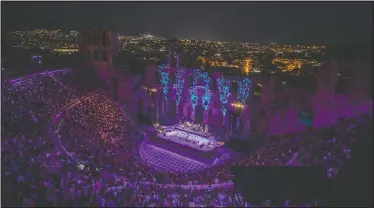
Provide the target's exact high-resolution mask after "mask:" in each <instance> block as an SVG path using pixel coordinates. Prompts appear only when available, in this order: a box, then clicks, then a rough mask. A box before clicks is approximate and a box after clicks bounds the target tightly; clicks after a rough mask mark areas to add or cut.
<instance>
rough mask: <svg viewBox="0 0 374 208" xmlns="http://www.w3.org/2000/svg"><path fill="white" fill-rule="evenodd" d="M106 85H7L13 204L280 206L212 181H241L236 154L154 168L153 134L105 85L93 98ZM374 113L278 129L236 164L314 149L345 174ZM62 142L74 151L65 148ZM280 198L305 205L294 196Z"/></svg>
mask: <svg viewBox="0 0 374 208" xmlns="http://www.w3.org/2000/svg"><path fill="white" fill-rule="evenodd" d="M69 77H71V79H69ZM81 80H86V81H82V82H80V81H81ZM78 82H79V84H78ZM85 83H86V84H85ZM100 88H101V86H100V85H96V87H95V84H93V83H92V80H91V81H89V80H88V81H87V79H84V76H83V74H82V73H81V74H80V73H74V72H70V71H69V72H65V73H61V74H59V73H54V74H53V75H48V73H47V74H44V75H42V74H40V75H36V76H34V77H32V78H29V79H27V80H24V81H23V82H22V83H16V84H15V83H11V82H4V83H2V89H3V91H2V92H3V93H2V95H1V96H2V105H3V108H2V119H3V120H2V166H3V167H2V177H3V178H2V188H3V190H2V191H3V193H6V196H5V195H4V196H3V201H4V202H3V205H8V206H35V205H38V206H42V205H48V206H102V207H104V206H108V207H116V206H137V207H153V206H157V207H159V206H165V207H187V206H188V207H206V206H215V207H222V206H231V207H243V206H246V207H249V206H253V205H254V204H255V205H257V206H270V205H274V204H272V203H271V201H264V202H251V201H244V199H243V198H242V197H241V196H240V194H238V193H237V192H236V191H235V190H234V189H233V187H231V188H230V187H229V188H227V187H225V188H211V185H212V184H219V183H221V182H228V181H232V180H233V175H232V172H231V169H230V166H231V165H232V164H233V163H232V162H231V161H230V162H229V163H225V164H220V165H217V166H214V167H211V168H209V169H207V170H202V171H199V172H194V173H190V174H185V173H183V174H182V173H159V172H157V171H155V170H153V169H152V167H149V166H148V165H147V164H145V163H144V162H143V161H142V160H141V159H140V157H139V152H138V149H139V148H138V147H139V145H140V143H141V142H142V141H143V140H144V139H145V138H146V137H147V135H145V134H144V133H142V132H140V131H138V130H137V128H136V126H135V124H133V123H132V122H131V120H130V119H129V117H128V116H127V115H126V113H125V112H124V110H123V109H121V108H120V105H119V103H118V102H116V101H113V100H111V98H109V97H108V96H106V95H105V93H101V94H97V95H93V96H88V97H85V96H86V95H87V94H88V93H89V92H92V91H95V90H98V89H100ZM71 103H74V104H73V105H71V106H70V107H68V108H64V106H66V105H67V104H71ZM57 112H62V114H61V115H62V118H61V121H60V122H59V124H58V125H55V126H53V128H54V130H56V131H57V133H56V135H50V134H46V133H45V125H46V124H47V123H46V122H47V121H48V120H49V119H50V118H51V117H53V116H54V115H55V113H57ZM34 117H35V118H34ZM371 121H372V118H370V117H368V116H365V115H362V116H359V117H357V118H349V119H339V120H338V122H337V123H335V124H334V125H332V126H328V127H324V128H321V129H312V130H310V131H308V132H307V133H306V134H302V135H298V134H294V135H281V136H274V137H270V138H269V140H268V141H266V142H265V145H264V146H263V147H262V148H260V149H259V150H257V151H255V152H253V153H251V154H250V155H248V156H246V157H245V158H241V159H240V160H238V161H236V162H235V163H234V164H236V165H247V166H249V165H263V166H267V165H279V166H281V165H285V164H286V163H287V162H288V161H290V160H291V159H292V158H293V157H294V156H295V155H296V154H298V153H300V152H306V153H307V155H308V157H306V158H305V159H304V160H302V161H301V163H302V164H304V165H315V164H323V165H326V167H327V170H328V173H329V174H330V175H336V174H337V171H336V170H338V169H339V168H340V167H341V166H342V165H343V163H344V161H345V160H347V159H349V157H350V145H351V143H353V142H356V141H358V140H359V139H360V138H358V137H357V135H358V132H360V131H361V130H362V129H363V128H366V127H365V126H367V125H368V123H370V122H371ZM56 140H60V141H61V143H59V142H56ZM60 144H62V145H63V146H64V147H65V149H63V148H60V147H58V146H59V145H60ZM64 150H66V151H68V152H69V153H71V154H67V152H64ZM331 169H333V170H331ZM330 170H331V171H330ZM169 184H172V185H174V187H170V185H169ZM179 184H184V185H188V184H190V185H197V184H209V187H210V188H208V189H198V188H196V187H195V188H191V187H193V186H191V187H190V188H187V189H186V188H183V187H181V186H178V185H179ZM277 205H278V206H280V205H284V206H291V205H296V204H293V203H292V202H290V201H289V200H285V201H284V202H282V204H277ZM298 205H300V204H298ZM309 205H311V204H310V203H309Z"/></svg>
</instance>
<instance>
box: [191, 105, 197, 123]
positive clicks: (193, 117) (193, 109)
mask: <svg viewBox="0 0 374 208" xmlns="http://www.w3.org/2000/svg"><path fill="white" fill-rule="evenodd" d="M195 108H196V106H195ZM195 108H194V107H192V112H191V120H192V121H193V122H194V121H195V113H196V110H195Z"/></svg>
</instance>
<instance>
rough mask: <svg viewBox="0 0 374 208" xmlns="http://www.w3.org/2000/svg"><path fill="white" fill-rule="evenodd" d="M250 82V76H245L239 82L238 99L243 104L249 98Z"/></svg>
mask: <svg viewBox="0 0 374 208" xmlns="http://www.w3.org/2000/svg"><path fill="white" fill-rule="evenodd" d="M250 84H251V80H250V79H249V78H248V77H245V78H243V79H242V80H240V81H239V82H238V85H239V87H238V100H239V102H241V103H242V104H245V103H246V101H247V99H248V96H249V91H250V89H249V88H250Z"/></svg>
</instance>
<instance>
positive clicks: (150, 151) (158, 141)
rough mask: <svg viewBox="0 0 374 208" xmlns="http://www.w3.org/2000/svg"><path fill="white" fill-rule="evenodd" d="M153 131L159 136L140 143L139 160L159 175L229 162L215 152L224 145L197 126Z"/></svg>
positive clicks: (170, 127) (179, 126)
mask: <svg viewBox="0 0 374 208" xmlns="http://www.w3.org/2000/svg"><path fill="white" fill-rule="evenodd" d="M156 129H157V131H158V133H157V134H156V135H154V136H153V137H150V138H149V139H147V140H145V141H144V142H143V143H142V145H141V147H140V156H141V158H142V160H143V161H144V162H145V163H147V164H148V165H149V166H152V167H153V168H154V169H156V170H158V171H161V172H194V171H198V170H201V169H204V168H207V167H211V166H213V165H217V164H220V163H221V162H223V161H225V160H227V159H228V158H230V155H229V154H226V153H223V152H222V149H221V148H218V147H220V146H222V145H223V143H221V142H217V140H215V136H214V135H213V134H211V133H209V132H207V131H206V130H207V129H204V128H202V126H200V125H195V124H190V123H183V124H182V123H180V124H176V125H173V126H163V127H161V126H156Z"/></svg>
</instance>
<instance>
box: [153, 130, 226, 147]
mask: <svg viewBox="0 0 374 208" xmlns="http://www.w3.org/2000/svg"><path fill="white" fill-rule="evenodd" d="M157 136H158V137H159V138H161V139H165V140H168V141H171V142H175V143H178V144H180V145H183V146H188V147H190V148H193V149H196V150H200V151H204V152H208V151H212V150H213V149H214V148H216V147H217V146H219V144H218V143H217V140H215V138H214V136H213V135H212V134H210V133H208V132H204V131H202V130H201V129H198V127H195V128H194V127H193V126H192V125H188V124H177V125H174V126H168V127H164V129H163V130H162V132H160V133H158V134H157Z"/></svg>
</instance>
